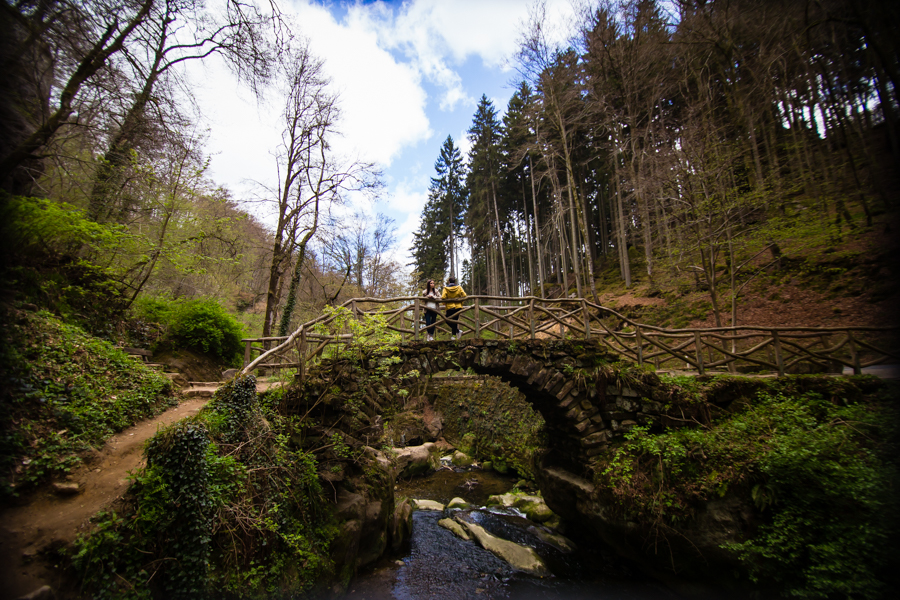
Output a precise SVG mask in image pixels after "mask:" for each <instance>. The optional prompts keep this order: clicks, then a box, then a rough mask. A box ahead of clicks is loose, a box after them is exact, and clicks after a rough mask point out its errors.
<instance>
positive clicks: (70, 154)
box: [0, 0, 403, 337]
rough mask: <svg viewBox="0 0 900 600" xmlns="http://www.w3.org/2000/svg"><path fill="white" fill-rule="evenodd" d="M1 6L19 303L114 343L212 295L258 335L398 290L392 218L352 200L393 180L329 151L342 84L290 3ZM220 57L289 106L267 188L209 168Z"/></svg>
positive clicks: (5, 158) (7, 201) (8, 186)
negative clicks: (212, 74)
mask: <svg viewBox="0 0 900 600" xmlns="http://www.w3.org/2000/svg"><path fill="white" fill-rule="evenodd" d="M0 6H2V11H0V23H2V31H3V35H2V40H3V41H2V49H0V61H2V64H3V68H2V69H0V88H2V89H3V92H4V93H3V95H2V98H0V156H2V159H0V161H2V162H0V181H2V199H0V212H2V214H3V219H2V221H3V231H2V239H3V251H2V255H3V259H2V260H3V263H4V264H3V265H2V266H3V272H4V274H5V278H4V287H6V288H7V289H9V290H15V291H14V292H11V293H12V294H13V295H15V294H18V295H19V296H18V300H19V301H23V300H26V299H27V300H28V301H31V302H35V303H37V304H38V305H40V306H43V307H47V308H50V309H52V310H54V311H56V312H58V313H60V314H62V315H63V316H65V317H66V318H67V319H71V320H72V321H75V322H78V323H80V324H81V325H83V326H85V327H87V328H88V329H90V330H91V331H93V332H94V333H96V334H99V335H103V336H104V337H116V336H113V332H112V331H111V330H110V327H111V325H110V324H111V323H120V325H119V326H120V327H121V322H122V321H121V319H122V318H123V317H127V316H129V315H130V316H136V317H142V318H145V320H154V318H156V320H159V319H158V318H157V317H159V316H160V314H161V310H162V309H166V308H169V309H170V308H172V307H171V304H172V303H173V302H175V303H177V302H181V301H190V300H197V299H212V300H213V301H214V302H216V303H219V304H221V305H222V306H223V307H225V309H226V310H227V311H229V312H230V313H231V314H233V315H235V316H236V317H237V318H238V319H239V320H240V321H241V322H242V324H243V326H244V327H245V333H249V332H253V333H256V334H259V333H260V332H262V333H263V334H264V335H269V334H273V335H274V334H276V333H277V332H278V331H286V330H287V328H288V327H289V326H290V324H291V323H292V322H295V321H297V320H298V319H301V318H303V317H304V316H306V315H308V314H311V313H317V312H318V311H319V310H321V308H322V307H323V306H325V305H327V304H334V303H335V302H337V301H342V300H343V299H346V298H349V297H353V296H358V295H396V294H398V293H399V291H400V286H401V281H402V270H403V269H402V268H401V267H400V266H398V265H396V264H395V263H394V260H393V258H392V255H391V254H390V252H391V250H392V249H393V246H394V245H395V244H396V236H395V226H394V224H393V221H392V220H391V219H390V218H388V217H385V216H384V215H380V214H379V215H377V217H376V218H375V219H371V218H369V217H368V216H366V215H363V214H362V213H358V212H357V213H354V212H353V211H352V209H350V208H348V207H347V206H345V204H346V200H347V196H348V194H351V193H358V194H361V195H363V196H368V197H372V196H373V194H375V193H377V192H378V191H379V189H380V181H379V173H378V170H377V168H376V167H375V166H374V165H372V164H368V163H364V162H360V161H358V160H352V159H347V158H346V157H344V156H340V155H338V154H337V153H336V152H335V151H334V150H333V148H332V142H333V139H334V138H335V136H337V135H339V123H340V108H339V103H338V98H337V94H336V93H335V92H334V91H333V90H332V86H331V82H330V81H329V79H328V77H327V75H326V74H325V69H324V61H323V59H322V58H320V57H318V56H316V55H315V54H314V53H313V51H312V50H311V49H310V47H309V42H308V40H306V39H304V38H303V37H302V36H301V34H300V31H301V27H300V25H299V24H298V23H296V22H295V21H294V20H292V17H291V16H290V15H286V14H284V13H282V12H281V10H280V9H279V7H278V5H277V4H275V3H271V4H266V3H263V4H258V5H257V4H255V3H247V2H243V1H238V0H226V1H223V2H217V3H204V2H198V1H193V0H171V1H158V0H139V1H126V2H120V1H115V2H113V1H107V0H96V1H92V2H76V1H69V0H61V1H51V2H7V1H4V2H3V3H2V5H0ZM213 59H216V60H219V61H220V62H221V63H224V64H225V65H227V66H228V67H229V68H230V70H231V71H232V73H233V74H234V75H235V76H236V78H237V79H238V80H239V82H240V83H241V85H242V86H243V89H245V90H247V91H249V93H250V94H251V95H254V96H255V97H257V98H261V97H262V95H263V94H268V97H269V98H272V97H274V98H276V99H278V102H279V103H280V104H279V106H280V109H279V112H278V113H275V114H272V115H271V118H272V119H275V120H277V121H278V122H279V123H280V127H281V130H282V138H281V144H280V146H279V147H278V148H277V150H276V151H274V152H273V158H272V161H271V176H270V177H269V178H268V179H267V180H266V181H263V182H260V183H259V185H258V186H257V187H258V190H257V192H256V193H255V194H254V196H253V197H243V198H236V197H234V196H233V193H232V192H231V191H230V190H228V189H226V188H225V187H223V186H221V185H219V184H218V183H217V182H215V181H213V180H212V179H211V178H210V177H209V175H208V168H209V161H210V156H209V154H208V151H207V149H206V146H205V144H206V142H207V139H208V130H207V129H206V127H207V124H206V122H205V121H204V116H203V115H202V114H200V112H199V111H200V108H199V106H198V105H197V103H196V99H195V97H194V96H193V94H192V86H193V85H194V84H193V82H192V81H191V78H190V74H191V72H190V71H189V68H190V66H191V65H192V64H196V63H203V62H204V61H210V60H213ZM339 208H340V209H343V210H342V211H341V212H337V209H339ZM161 303H162V305H163V306H162V307H161ZM163 312H165V311H163ZM170 312H171V311H170ZM118 333H119V334H122V333H123V332H118ZM118 337H121V335H119V336H118Z"/></svg>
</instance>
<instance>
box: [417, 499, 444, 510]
mask: <svg viewBox="0 0 900 600" xmlns="http://www.w3.org/2000/svg"><path fill="white" fill-rule="evenodd" d="M413 506H414V507H415V508H416V510H434V511H437V512H443V510H444V505H443V504H441V503H440V502H435V501H434V500H413Z"/></svg>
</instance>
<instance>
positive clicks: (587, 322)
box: [581, 298, 591, 340]
mask: <svg viewBox="0 0 900 600" xmlns="http://www.w3.org/2000/svg"><path fill="white" fill-rule="evenodd" d="M581 312H582V314H583V315H584V339H586V340H589V339H591V315H590V313H588V308H587V302H586V301H585V299H584V298H582V299H581Z"/></svg>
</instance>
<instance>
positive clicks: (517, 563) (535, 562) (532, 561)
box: [460, 521, 550, 577]
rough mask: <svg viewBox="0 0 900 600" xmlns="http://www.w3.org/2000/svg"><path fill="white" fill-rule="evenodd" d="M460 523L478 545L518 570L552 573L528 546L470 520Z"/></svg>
mask: <svg viewBox="0 0 900 600" xmlns="http://www.w3.org/2000/svg"><path fill="white" fill-rule="evenodd" d="M460 523H461V524H462V525H463V526H464V527H465V528H466V529H468V530H469V533H470V534H471V535H472V537H474V538H475V541H477V542H478V545H479V546H481V547H482V548H484V549H485V550H487V551H488V552H490V553H491V554H493V555H494V556H496V557H498V558H500V559H502V560H505V561H506V562H508V563H509V564H510V566H511V567H512V568H514V569H516V570H519V571H524V572H525V573H529V574H531V575H536V576H538V577H545V576H547V575H550V570H549V569H548V568H547V565H545V564H544V561H543V560H541V557H540V556H538V553H537V552H535V551H534V550H533V549H532V548H529V547H527V546H520V545H519V544H516V543H515V542H510V541H509V540H504V539H503V538H498V537H497V536H495V535H491V534H490V533H488V532H487V531H485V530H484V528H483V527H481V526H479V525H476V524H475V523H469V522H468V521H460Z"/></svg>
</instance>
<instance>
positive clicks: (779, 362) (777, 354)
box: [772, 330, 784, 376]
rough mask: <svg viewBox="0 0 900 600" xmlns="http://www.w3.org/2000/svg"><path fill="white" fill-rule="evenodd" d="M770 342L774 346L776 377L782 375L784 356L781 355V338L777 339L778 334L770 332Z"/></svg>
mask: <svg viewBox="0 0 900 600" xmlns="http://www.w3.org/2000/svg"><path fill="white" fill-rule="evenodd" d="M772 340H773V342H774V346H775V365H776V366H777V367H778V375H779V376H783V375H784V356H783V355H782V354H781V338H779V337H778V332H777V331H775V330H772Z"/></svg>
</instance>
